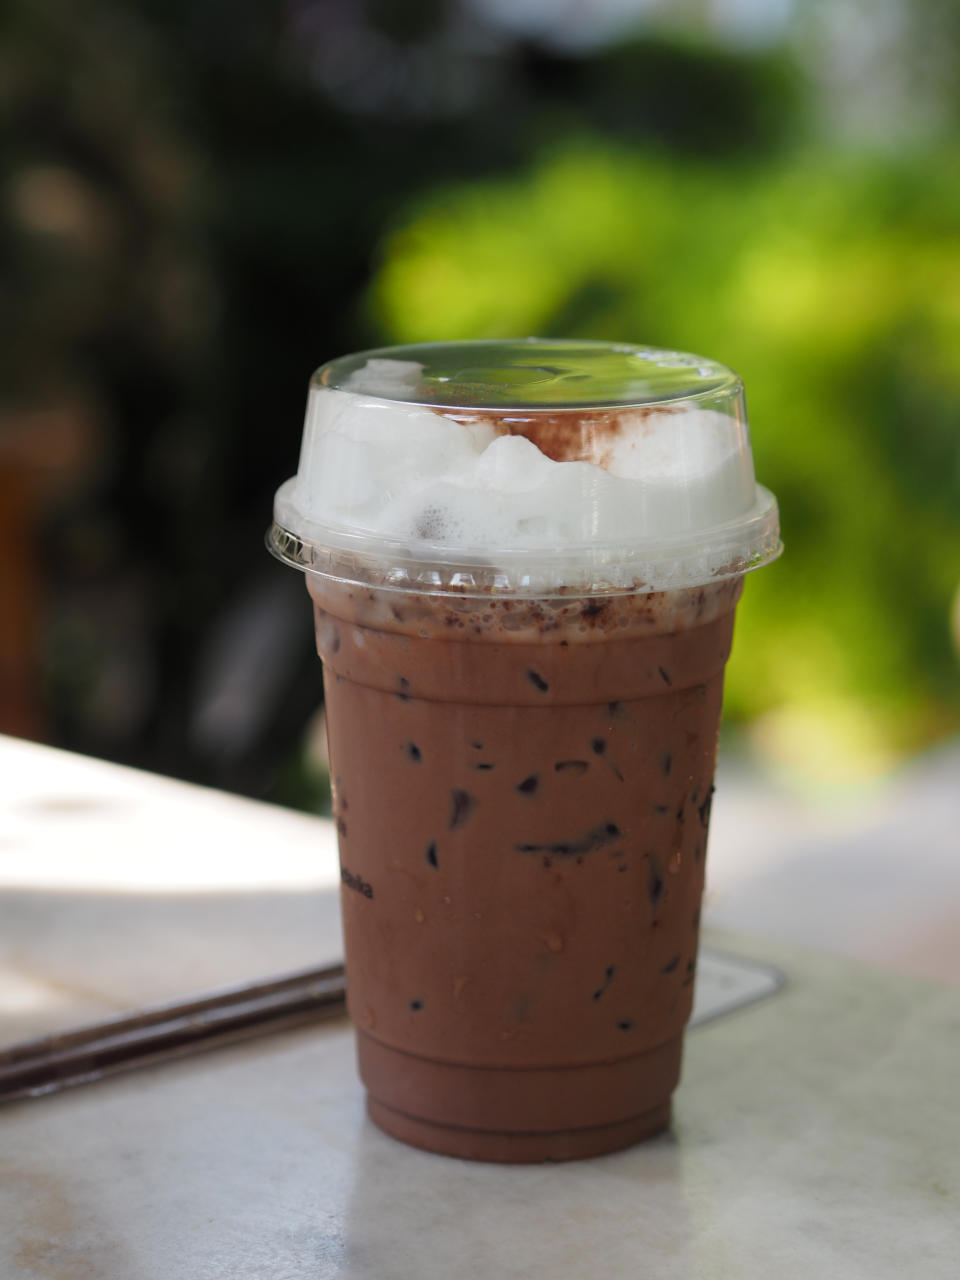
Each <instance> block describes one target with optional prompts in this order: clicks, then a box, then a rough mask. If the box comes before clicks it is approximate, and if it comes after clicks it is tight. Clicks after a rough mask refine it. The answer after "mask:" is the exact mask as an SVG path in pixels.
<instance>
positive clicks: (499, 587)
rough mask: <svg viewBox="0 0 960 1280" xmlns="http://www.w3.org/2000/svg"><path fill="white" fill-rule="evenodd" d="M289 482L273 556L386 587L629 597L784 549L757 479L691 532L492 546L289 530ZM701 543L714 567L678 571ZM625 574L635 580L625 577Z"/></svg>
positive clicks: (691, 582)
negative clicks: (726, 516) (740, 499)
mask: <svg viewBox="0 0 960 1280" xmlns="http://www.w3.org/2000/svg"><path fill="white" fill-rule="evenodd" d="M295 481H296V477H292V478H291V479H290V480H288V481H286V483H285V484H284V485H281V487H280V489H279V490H278V491H277V499H278V503H277V508H276V509H275V515H274V521H273V524H272V525H271V526H270V528H269V529H268V530H267V533H266V536H265V542H266V546H267V550H268V551H269V552H270V553H271V555H273V556H274V557H275V558H276V559H278V560H280V561H281V562H282V563H284V564H287V565H290V566H291V567H293V568H295V569H299V570H301V571H304V572H307V573H312V574H317V575H319V576H322V577H329V578H334V579H337V580H338V581H344V582H354V583H356V584H358V585H363V586H368V587H377V588H378V589H384V590H397V591H403V592H410V591H416V592H417V593H418V594H432V595H458V596H463V595H476V596H478V597H486V596H489V595H490V594H491V593H494V594H497V595H515V596H522V597H538V598H550V597H570V596H572V595H576V594H580V595H589V596H594V595H604V596H609V595H621V596H622V595H635V594H641V593H652V592H657V591H665V590H674V589H683V588H688V587H703V586H707V585H709V584H710V583H714V582H719V581H722V580H723V579H725V578H733V577H740V576H742V575H743V574H745V573H749V572H752V571H753V570H754V569H759V568H762V567H763V566H764V565H766V564H770V563H771V562H772V561H774V560H776V559H777V558H778V557H779V556H780V555H781V554H782V551H783V543H782V541H781V539H780V527H779V512H778V507H777V501H776V498H775V497H774V495H773V494H772V493H771V492H770V490H769V489H766V488H765V487H764V486H763V485H759V484H758V485H757V486H756V495H757V496H756V501H755V503H754V505H753V507H752V508H751V509H750V510H749V511H747V512H744V513H743V514H742V515H740V516H738V517H735V518H734V519H732V520H728V521H725V522H723V523H721V524H716V525H711V526H708V527H706V528H704V529H699V530H695V531H694V532H693V533H691V532H685V533H681V534H674V535H668V536H665V537H662V538H658V539H656V541H655V542H654V541H651V540H649V539H648V540H647V541H646V542H638V543H637V544H636V545H635V546H632V547H631V546H625V545H624V544H623V543H622V542H621V543H609V542H607V543H592V544H584V545H582V546H579V547H565V548H560V547H543V548H537V549H534V550H531V549H526V548H517V547H508V548H503V549H497V550H496V551H495V552H492V551H491V549H490V548H477V547H464V548H458V547H450V546H447V545H443V544H436V543H429V542H412V541H409V540H400V539H396V538H389V537H382V536H380V535H377V534H372V533H369V532H366V531H363V530H356V529H349V528H346V527H334V526H322V525H319V524H315V523H312V522H307V521H304V522H303V524H301V525H300V527H299V528H292V527H291V525H292V524H293V523H294V522H293V521H290V520H289V518H288V517H286V518H281V515H280V512H279V506H280V500H281V497H282V495H283V494H284V492H285V491H286V492H289V490H290V487H292V486H293V485H294V483H295ZM705 550H709V551H710V555H711V559H712V560H713V561H714V562H716V563H717V567H716V568H715V569H713V570H711V571H705V570H704V569H703V568H702V567H700V568H699V569H698V570H697V571H694V570H693V569H687V570H685V569H684V565H685V563H686V562H688V561H690V560H691V559H695V558H696V557H697V556H702V555H703V553H704V551H705ZM493 558H495V561H496V563H495V564H494V563H492V559H493ZM651 570H652V573H651ZM611 571H615V573H611ZM631 572H633V575H634V576H633V579H632V580H631V581H630V582H627V583H625V582H623V581H622V579H623V577H624V575H625V574H626V575H629V574H630V573H631ZM478 577H479V578H480V579H481V580H482V581H481V582H480V583H478V582H477V581H476V578H478ZM615 579H620V580H615ZM551 581H553V585H551Z"/></svg>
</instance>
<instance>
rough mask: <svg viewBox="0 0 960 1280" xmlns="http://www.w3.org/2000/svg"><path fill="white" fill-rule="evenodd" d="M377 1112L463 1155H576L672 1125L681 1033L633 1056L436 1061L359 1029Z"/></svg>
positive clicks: (404, 1131)
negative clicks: (545, 1063) (546, 1061)
mask: <svg viewBox="0 0 960 1280" xmlns="http://www.w3.org/2000/svg"><path fill="white" fill-rule="evenodd" d="M357 1050H358V1060H359V1066H360V1075H361V1078H362V1079H363V1082H364V1084H365V1085H366V1088H367V1099H368V1101H367V1110H368V1112H369V1114H370V1117H371V1119H372V1120H373V1121H374V1123H375V1124H377V1125H378V1126H379V1127H380V1128H381V1129H383V1130H385V1131H386V1132H387V1133H389V1134H390V1135H391V1136H392V1137H394V1138H399V1139H400V1141H401V1142H408V1143H410V1144H411V1145H412V1146H415V1147H421V1148H423V1149H424V1150H426V1151H435V1152H438V1153H439V1154H441V1155H449V1156H460V1157H462V1158H463V1159H467V1160H492V1161H501V1162H505V1163H511V1164H522V1163H533V1162H537V1161H541V1160H579V1159H584V1158H585V1157H588V1156H599V1155H605V1154H606V1153H607V1152H610V1151H619V1150H620V1149H621V1148H623V1147H629V1146H631V1145H632V1144H633V1143H635V1142H640V1141H641V1140H642V1139H644V1138H648V1137H650V1136H651V1135H652V1134H654V1133H657V1132H659V1131H660V1130H661V1129H664V1128H666V1126H667V1125H668V1124H669V1122H670V1098H671V1095H672V1094H673V1091H674V1088H675V1087H676V1084H677V1080H678V1078H679V1075H680V1060H681V1055H682V1050H683V1039H682V1036H674V1037H673V1038H671V1039H670V1040H668V1041H666V1042H665V1043H663V1044H660V1045H657V1046H655V1047H654V1048H652V1049H648V1050H646V1051H644V1052H642V1053H639V1054H636V1055H635V1056H633V1057H630V1058H621V1059H618V1060H615V1061H613V1062H594V1063H581V1064H577V1065H570V1066H560V1067H553V1068H550V1067H520V1068H517V1067H514V1068H511V1067H478V1066H470V1065H468V1064H464V1063H451V1062H438V1061H436V1060H435V1059H430V1058H422V1057H418V1056H416V1055H414V1054H410V1053H406V1052H404V1051H402V1050H399V1049H395V1048H392V1047H391V1046H389V1045H386V1044H383V1043H382V1042H381V1041H379V1040H375V1039H374V1038H373V1037H372V1036H370V1035H368V1034H366V1033H364V1032H362V1031H358V1034H357Z"/></svg>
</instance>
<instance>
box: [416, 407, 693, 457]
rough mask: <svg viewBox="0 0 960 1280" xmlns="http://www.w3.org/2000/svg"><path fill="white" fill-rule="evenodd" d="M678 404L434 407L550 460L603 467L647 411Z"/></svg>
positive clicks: (674, 410)
mask: <svg viewBox="0 0 960 1280" xmlns="http://www.w3.org/2000/svg"><path fill="white" fill-rule="evenodd" d="M681 409H682V406H681V405H664V404H651V405H637V406H634V407H631V408H628V409H560V410H556V411H553V412H550V411H547V410H543V409H537V410H530V411H529V412H525V411H522V410H516V409H514V410H509V411H506V412H504V413H489V412H487V413H464V412H459V413H458V412H454V413H450V412H447V411H445V410H443V409H434V410H433V412H434V413H438V414H439V415H440V416H441V417H442V418H449V419H451V421H453V422H459V423H460V424H461V425H462V426H467V425H469V424H472V423H483V424H485V425H487V426H489V427H492V428H493V430H494V431H495V432H496V433H497V435H498V436H523V437H524V439H526V440H529V441H530V442H531V444H535V445H536V446H537V448H538V449H539V450H540V452H541V453H542V454H545V455H546V456H547V457H548V458H551V459H552V460H553V461H554V462H592V463H593V464H594V466H598V467H606V466H607V464H608V463H609V461H610V453H611V445H612V444H613V442H614V441H615V440H616V439H617V438H618V437H619V436H621V435H623V434H624V433H625V432H627V431H629V432H632V433H636V432H637V431H640V432H641V433H642V432H643V431H644V429H645V420H646V419H647V418H649V417H650V415H651V414H654V413H657V414H660V413H679V412H680V411H681Z"/></svg>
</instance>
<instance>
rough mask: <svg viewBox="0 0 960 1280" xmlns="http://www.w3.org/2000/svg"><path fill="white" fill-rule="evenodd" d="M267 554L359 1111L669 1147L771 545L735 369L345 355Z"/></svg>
mask: <svg viewBox="0 0 960 1280" xmlns="http://www.w3.org/2000/svg"><path fill="white" fill-rule="evenodd" d="M269 545H270V547H271V550H273V552H274V553H275V554H276V555H277V556H278V557H279V558H281V559H282V560H284V561H286V562H287V563H289V564H292V565H295V566H296V567H298V568H300V569H301V570H303V571H304V572H305V575H306V582H307V587H308V590H309V592H310V595H311V597H312V600H313V605H314V615H315V626H316V638H317V647H318V650H319V653H320V656H321V658H322V659H323V663H324V689H325V700H326V711H327V732H328V741H329V748H330V762H331V773H332V781H333V798H334V816H335V819H336V824H337V829H338V836H339V845H340V859H341V880H342V892H341V900H342V907H343V927H344V941H345V949H346V967H347V975H348V982H347V987H348V1007H349V1011H350V1014H351V1017H352V1019H353V1022H354V1024H355V1028H356V1035H357V1052H358V1062H359V1069H360V1075H361V1078H362V1080H363V1083H364V1085H365V1087H366V1090H367V1105H368V1110H369V1114H370V1116H371V1118H372V1119H373V1120H374V1121H375V1123H376V1124H378V1125H379V1126H380V1127H381V1128H382V1129H384V1130H386V1132H388V1133H390V1134H392V1135H393V1136H394V1137H396V1138H399V1139H401V1140H402V1141H405V1142H408V1143H411V1144H413V1145H415V1146H419V1147H423V1148H425V1149H427V1150H431V1151H436V1152H439V1153H443V1154H447V1155H453V1156H460V1157H466V1158H472V1159H481V1160H500V1161H512V1162H520V1161H540V1160H564V1159H574V1158H579V1157H585V1156H592V1155H600V1154H603V1153H605V1152H609V1151H614V1150H617V1149H619V1148H622V1147H624V1146H627V1145H629V1144H631V1143H633V1142H636V1141H639V1140H641V1139H642V1138H645V1137H647V1136H649V1135H651V1134H653V1133H655V1132H657V1131H659V1130H661V1129H663V1128H664V1127H665V1126H666V1125H667V1124H668V1123H669V1118H670V1108H671V1097H672V1094H673V1091H674V1088H675V1086H676V1084H677V1081H678V1078H679V1072H680V1061H681V1053H682V1043H683V1030H684V1027H685V1025H686V1023H687V1020H688V1018H689V1015H690V1011H691V1006H692V999H693V985H694V980H695V973H696V954H697V940H698V933H699V920H700V903H701V897H702V891H703V878H704V862H705V856H706V841H707V830H708V825H709V818H710V807H711V799H712V795H713V775H714V767H715V762H716V749H717V731H718V725H719V719H720V710H721V700H722V685H723V672H724V666H725V663H726V660H727V658H728V656H729V653H730V645H731V640H732V633H733V623H734V613H735V609H736V605H737V601H738V600H739V598H740V595H741V592H742V588H743V578H744V575H745V574H746V573H747V572H749V571H750V570H752V569H754V568H757V567H759V566H760V565H763V564H766V563H768V562H769V561H770V560H772V559H774V558H775V557H776V555H778V554H779V551H780V542H779V527H778V518H777V507H776V502H775V499H774V498H773V495H772V494H770V493H769V492H768V491H767V490H765V489H763V488H762V486H760V485H757V484H756V482H755V479H754V474H753V461H752V453H751V450H750V444H749V433H748V430H747V424H746V411H745V405H744V399H743V387H742V385H741V383H740V381H739V379H738V378H737V377H736V375H734V374H732V373H731V372H730V371H729V370H727V369H724V368H723V367H722V366H720V365H717V364H715V363H713V362H711V361H708V360H703V359H702V358H700V357H695V356H686V355H682V354H681V355H678V354H677V353H673V352H664V351H658V350H656V349H652V348H643V347H628V346H625V345H623V344H610V343H585V342H567V341H562V340H552V339H551V340H530V339H524V340H518V341H509V342H475V343H474V342H467V343H437V344H429V343H428V344H423V345H421V346H418V347H406V348H389V349H386V350H383V351H377V352H364V353H360V354H359V355H356V356H349V357H343V358H342V359H341V360H337V361H333V362H331V363H330V364H328V365H325V366H323V368H321V369H320V370H318V372H317V373H316V374H315V375H314V378H313V380H312V383H311V390H310V395H309V399H308V407H307V416H306V421H305V425H304V434H303V445H302V451H301V457H300V465H299V469H298V472H297V475H296V476H295V477H293V478H292V479H291V480H289V481H287V483H286V484H284V485H283V486H282V487H281V488H280V490H279V491H278V493H277V498H276V504H275V519H274V525H273V528H272V530H271V532H270V535H269Z"/></svg>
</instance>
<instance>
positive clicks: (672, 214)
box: [370, 136, 960, 776]
mask: <svg viewBox="0 0 960 1280" xmlns="http://www.w3.org/2000/svg"><path fill="white" fill-rule="evenodd" d="M370 305H371V307H372V308H373V310H374V313H375V315H376V316H377V319H378V320H379V322H380V323H381V325H382V326H383V328H384V330H385V331H386V333H387V334H388V336H389V337H390V338H391V339H395V340H398V341H418V340H425V339H427V338H463V337H478V336H493V335H497V334H505V333H508V334H527V333H541V334H570V335H575V336H592V337H609V338H616V339H622V340H627V341H634V342H647V343H652V344H654V345H661V346H669V347H676V348H679V349H681V350H690V351H697V352H701V353H706V354H709V355H711V356H714V357H716V358H718V359H721V360H723V361H724V362H726V363H728V364H730V365H732V366H733V367H734V368H736V369H737V370H738V371H739V372H740V373H741V374H742V376H743V377H744V379H745V382H746V386H747V394H748V404H749V408H750V412H751V421H752V426H753V435H754V446H755V451H756V458H757V469H758V474H759V476H760V478H761V479H762V480H763V481H764V482H765V483H766V484H767V485H769V486H770V487H771V488H772V489H773V490H774V491H775V492H776V493H777V495H778V496H779V498H780V501H781V507H782V518H783V529H784V538H785V541H786V544H787V553H786V556H785V558H784V559H783V561H782V562H781V563H780V564H778V565H777V566H776V567H775V568H772V569H769V570H765V571H764V572H763V573H760V574H757V575H756V577H755V578H754V579H752V580H751V582H750V584H749V589H748V591H747V593H746V597H745V601H744V604H743V606H742V608H741V616H740V618H739V620H738V644H737V649H736V651H735V656H734V659H733V661H732V663H731V666H730V669H729V676H728V695H727V708H728V714H729V715H730V716H732V717H733V718H739V719H741V720H752V719H754V718H756V717H760V716H763V715H764V714H765V713H775V715H773V716H771V717H770V719H769V720H768V721H767V722H766V728H767V730H768V731H769V733H770V734H771V735H773V736H772V738H771V745H773V746H775V747H777V748H778V749H780V750H781V752H782V753H784V754H786V755H787V757H788V758H789V757H791V756H792V757H793V758H794V759H795V760H796V761H797V762H798V763H801V764H803V765H808V766H811V767H813V768H814V769H815V770H829V771H830V772H832V773H839V774H840V775H842V776H850V774H851V773H857V772H860V771H862V770H865V769H866V770H870V769H872V768H873V767H876V766H877V765H882V764H884V763H887V762H888V761H889V760H890V759H891V758H894V757H896V755H898V754H899V753H901V752H903V751H905V750H909V749H911V748H916V747H917V746H919V745H921V744H923V743H925V742H928V741H929V740H930V739H931V738H934V737H936V736H938V735H940V734H942V733H945V732H947V731H949V730H951V729H956V728H957V726H958V725H960V688H958V684H960V682H958V673H957V663H956V655H955V653H954V652H953V651H952V647H951V640H950V632H949V610H950V601H951V598H952V596H953V594H954V592H955V591H956V590H957V587H958V585H960V430H958V404H960V150H958V151H949V150H944V151H943V152H941V153H938V154H933V155H925V156H923V157H915V158H913V159H911V160H907V161H898V160H892V159H889V158H876V157H874V158H869V157H866V156H860V157H851V156H848V155H840V154H835V153H834V154H830V153H827V152H822V151H809V152H801V153H799V154H796V155H790V156H788V157H785V158H782V159H779V160H777V161H776V162H775V163H772V164H771V163H768V164H764V165H756V164H750V163H749V162H741V163H739V164H734V163H731V162H730V161H729V159H727V160H725V162H724V163H723V164H722V165H718V164H715V163H710V162H704V161H693V160H691V159H689V158H687V159H683V160H681V159H678V157H676V156H671V155H668V154H665V153H664V152H663V151H655V150H651V149H643V150H637V149H635V148H624V147H621V146H615V145H610V143H609V142H607V141H604V140H602V139H599V138H596V137H592V138H591V137H585V136H584V137H580V138H578V139H576V140H575V141H574V142H572V143H570V144H568V145H565V146H563V147H560V148H551V149H547V150H546V151H545V152H544V153H543V154H542V155H541V156H540V157H539V158H538V159H537V161H536V163H535V164H534V165H533V166H532V167H531V169H530V171H529V172H526V173H524V174H522V175H520V176H518V177H514V178H511V179H509V180H497V181H488V182H483V183H471V184H460V185H455V186H449V187H448V188H447V189H445V190H444V191H442V192H438V193H433V194H432V195H431V196H430V197H429V198H428V199H425V200H420V201H418V202H417V203H416V204H415V205H414V206H413V207H411V209H410V210H409V211H408V213H407V215H406V217H404V218H402V219H401V220H400V221H399V222H398V225H397V227H396V228H395V230H394V231H393V233H392V234H391V236H390V237H389V239H388V240H387V242H386V245H385V250H384V257H383V261H382V265H381V267H380V271H379V274H378V276H377V279H376V281H375V282H374V284H373V286H372V289H371V293H370ZM788 736H789V737H791V738H792V739H793V742H792V743H790V742H783V741H782V739H783V738H784V737H788ZM784 748H785V751H784ZM811 752H815V753H816V754H815V755H813V756H811ZM801 755H802V756H803V757H804V758H803V759H801V758H800V757H801Z"/></svg>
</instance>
